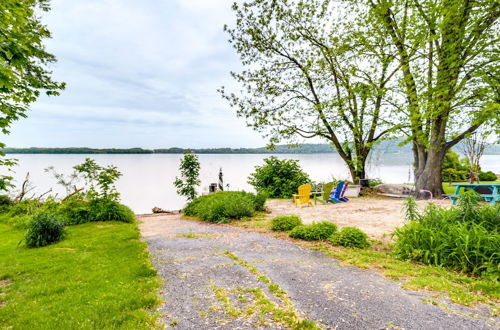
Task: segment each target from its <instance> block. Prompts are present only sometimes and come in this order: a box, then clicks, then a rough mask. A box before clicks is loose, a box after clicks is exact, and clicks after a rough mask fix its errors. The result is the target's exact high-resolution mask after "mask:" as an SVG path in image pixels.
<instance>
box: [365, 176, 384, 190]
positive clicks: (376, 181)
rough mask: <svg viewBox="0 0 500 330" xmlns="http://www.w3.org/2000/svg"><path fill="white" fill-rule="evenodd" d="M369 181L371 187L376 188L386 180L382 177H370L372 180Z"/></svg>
mask: <svg viewBox="0 0 500 330" xmlns="http://www.w3.org/2000/svg"><path fill="white" fill-rule="evenodd" d="M368 182H369V184H370V188H374V187H376V186H378V185H379V184H383V183H384V181H382V179H379V178H375V179H370V181H368Z"/></svg>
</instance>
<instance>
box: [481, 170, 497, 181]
mask: <svg viewBox="0 0 500 330" xmlns="http://www.w3.org/2000/svg"><path fill="white" fill-rule="evenodd" d="M496 179H497V175H496V174H495V173H493V172H492V171H488V172H479V180H480V181H496Z"/></svg>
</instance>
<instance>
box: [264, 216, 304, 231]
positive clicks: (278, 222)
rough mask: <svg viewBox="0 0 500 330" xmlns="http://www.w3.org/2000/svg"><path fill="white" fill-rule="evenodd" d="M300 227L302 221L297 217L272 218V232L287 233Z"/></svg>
mask: <svg viewBox="0 0 500 330" xmlns="http://www.w3.org/2000/svg"><path fill="white" fill-rule="evenodd" d="M300 225H302V220H300V217H299V216H297V215H284V216H281V217H275V218H273V220H272V222H271V229H272V230H274V231H289V230H292V229H293V228H295V227H297V226H300Z"/></svg>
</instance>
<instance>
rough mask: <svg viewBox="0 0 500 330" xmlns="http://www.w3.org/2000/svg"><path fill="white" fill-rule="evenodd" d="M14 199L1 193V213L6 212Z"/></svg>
mask: <svg viewBox="0 0 500 330" xmlns="http://www.w3.org/2000/svg"><path fill="white" fill-rule="evenodd" d="M12 204H13V203H12V200H11V199H10V197H9V196H7V195H0V213H3V212H6V211H7V210H9V209H10V207H11V206H12Z"/></svg>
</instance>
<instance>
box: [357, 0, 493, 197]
mask: <svg viewBox="0 0 500 330" xmlns="http://www.w3.org/2000/svg"><path fill="white" fill-rule="evenodd" d="M351 3H352V7H351V8H352V12H354V13H355V15H356V17H357V19H360V20H362V21H364V22H365V23H366V24H367V26H369V28H368V30H367V33H370V34H374V35H378V36H380V37H383V38H385V39H384V40H385V41H387V42H388V43H389V47H387V48H386V49H387V52H388V53H393V54H394V55H395V56H396V57H397V60H398V62H399V64H400V72H399V74H398V79H399V84H400V90H401V95H402V97H404V100H405V102H404V106H403V107H401V108H400V112H401V113H404V114H405V115H406V117H407V120H406V122H405V124H406V128H407V131H406V132H407V134H408V140H407V141H408V142H410V143H411V144H412V146H413V154H414V159H415V183H416V188H417V189H427V190H430V191H432V193H433V194H434V195H437V196H439V195H441V194H442V192H443V190H442V184H441V181H442V180H441V167H442V163H443V159H444V156H445V154H446V152H447V151H448V150H449V149H450V148H451V147H453V146H454V145H456V144H457V143H458V142H460V141H461V140H462V139H464V138H465V137H467V136H469V135H470V134H471V133H473V132H474V131H476V130H477V129H478V128H479V127H480V126H490V127H491V128H493V129H495V128H496V130H497V132H498V129H499V127H500V66H499V61H500V48H499V46H498V45H499V44H500V33H499V32H500V25H499V17H500V2H499V1H498V0H438V1H436V0H363V1H351Z"/></svg>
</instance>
